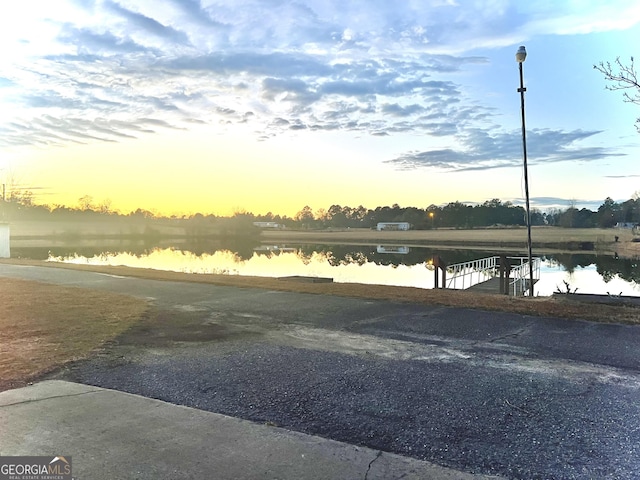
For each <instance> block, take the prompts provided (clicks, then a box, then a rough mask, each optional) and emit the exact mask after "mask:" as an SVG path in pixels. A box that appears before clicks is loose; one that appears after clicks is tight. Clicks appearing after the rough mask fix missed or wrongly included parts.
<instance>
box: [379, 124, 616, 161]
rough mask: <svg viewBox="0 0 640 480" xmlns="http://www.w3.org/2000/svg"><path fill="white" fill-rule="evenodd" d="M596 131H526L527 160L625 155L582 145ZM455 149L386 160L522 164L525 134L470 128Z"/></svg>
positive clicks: (591, 159)
mask: <svg viewBox="0 0 640 480" xmlns="http://www.w3.org/2000/svg"><path fill="white" fill-rule="evenodd" d="M598 133H600V132H597V131H582V130H575V131H572V132H564V131H558V130H532V131H530V132H528V134H527V159H528V163H529V164H530V165H535V164H542V163H550V162H564V161H582V162H589V161H594V160H600V159H603V158H607V157H612V156H623V155H624V154H621V153H617V152H616V151H615V150H613V149H610V148H605V147H587V146H581V145H580V142H581V141H582V140H585V139H587V138H589V137H591V136H593V135H597V134H598ZM455 139H456V148H445V149H437V150H426V151H420V152H409V153H405V154H403V155H400V156H399V157H396V158H393V159H390V160H387V161H386V163H389V164H392V165H395V166H396V167H398V168H401V169H407V170H410V169H415V168H423V167H433V168H440V169H445V170H450V171H469V170H490V169H497V168H508V167H520V166H521V165H522V158H523V150H522V133H521V132H520V131H512V132H492V131H491V130H481V129H470V130H468V131H466V132H465V133H462V134H460V135H457V136H456V137H455Z"/></svg>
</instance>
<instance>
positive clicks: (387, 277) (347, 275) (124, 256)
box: [49, 248, 640, 296]
mask: <svg viewBox="0 0 640 480" xmlns="http://www.w3.org/2000/svg"><path fill="white" fill-rule="evenodd" d="M49 261H61V262H66V263H78V264H89V265H124V266H128V267H135V268H151V269H157V270H170V271H176V272H184V273H196V274H226V275H247V276H258V277H286V276H292V275H303V276H311V277H330V278H333V280H334V282H338V283H365V284H380V285H397V286H407V287H418V288H433V286H434V272H433V271H432V270H428V269H427V268H426V265H425V264H424V263H422V264H417V265H412V266H406V265H399V266H390V265H376V264H375V263H374V262H366V263H364V264H362V265H359V264H357V263H350V264H340V265H331V264H330V263H329V261H328V259H327V255H326V254H324V253H318V252H315V253H313V254H311V255H309V256H301V255H299V254H298V253H297V252H296V251H282V252H280V253H278V254H270V253H267V254H265V253H254V254H253V256H252V257H251V258H250V259H248V260H241V259H239V258H238V257H237V256H236V255H235V254H234V253H233V252H230V251H217V252H215V253H212V254H209V253H204V254H202V255H196V254H194V253H192V252H188V251H182V250H177V249H172V248H166V249H160V248H158V249H155V250H153V251H151V252H150V253H149V254H146V255H141V256H136V255H133V254H130V253H124V252H122V253H103V254H100V255H96V256H93V257H90V258H87V257H83V256H72V257H50V258H49ZM540 277H541V278H540V281H539V282H538V283H537V284H536V295H543V296H546V295H551V294H552V293H554V292H556V291H557V290H560V291H562V292H564V291H566V286H565V284H564V281H566V282H568V284H569V287H570V289H571V291H574V289H576V288H577V293H594V294H607V293H610V294H612V295H620V294H622V295H632V296H640V286H639V285H637V284H634V283H630V282H627V281H625V280H622V279H620V278H618V277H617V276H616V277H614V278H613V279H612V280H611V281H609V282H608V283H606V282H605V281H604V279H603V278H602V276H601V275H600V274H598V272H597V271H596V267H595V265H591V266H589V267H578V268H575V270H574V271H573V272H572V273H568V272H566V271H565V270H564V269H563V267H562V266H558V265H556V264H554V263H551V262H543V263H542V268H541V271H540Z"/></svg>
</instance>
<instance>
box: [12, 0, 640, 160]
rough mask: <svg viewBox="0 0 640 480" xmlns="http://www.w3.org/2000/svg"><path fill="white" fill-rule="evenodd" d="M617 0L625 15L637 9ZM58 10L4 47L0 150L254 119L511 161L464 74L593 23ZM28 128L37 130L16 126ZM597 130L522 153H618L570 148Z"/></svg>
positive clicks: (393, 13)
mask: <svg viewBox="0 0 640 480" xmlns="http://www.w3.org/2000/svg"><path fill="white" fill-rule="evenodd" d="M533 3H535V2H533ZM622 3H623V7H624V9H623V10H624V11H625V12H627V13H628V14H629V16H630V17H633V18H635V17H634V15H635V13H634V12H635V10H634V7H633V5H634V4H633V3H631V2H622ZM60 5H61V7H60V8H53V7H49V8H48V9H47V11H46V13H43V14H42V18H41V19H40V25H41V26H42V28H43V31H46V32H47V35H46V36H45V35H43V36H42V38H43V39H44V40H40V36H33V37H31V36H25V35H23V34H22V33H21V34H20V35H19V36H17V37H16V41H15V43H13V44H11V45H7V46H6V49H7V51H13V49H14V47H15V48H18V47H19V48H21V49H25V50H19V51H20V52H22V51H25V52H27V53H28V55H25V56H21V55H18V54H16V55H15V56H12V57H11V58H12V60H11V63H10V65H9V66H8V67H9V68H3V75H2V77H1V78H0V89H4V88H6V89H7V90H9V89H11V94H10V95H6V97H7V98H10V100H9V101H6V102H5V103H11V106H12V107H13V108H14V111H15V112H16V113H15V115H14V116H13V117H12V118H11V119H10V120H11V122H7V123H5V124H0V127H2V128H3V132H5V136H3V138H2V139H0V144H4V145H15V144H20V145H27V144H37V145H40V144H52V143H55V144H64V142H65V139H67V140H68V141H69V142H76V141H91V140H95V141H113V140H117V139H118V138H125V137H127V136H130V135H133V136H135V135H139V134H144V133H150V132H152V131H156V130H155V128H154V127H158V126H160V128H188V127H189V126H190V125H192V124H196V123H197V124H205V123H209V124H215V125H220V124H222V125H233V124H234V123H238V124H240V123H250V124H251V126H252V127H253V128H254V130H255V131H256V132H257V134H256V135H257V138H262V139H264V138H270V137H272V136H273V135H279V134H286V132H290V131H300V130H307V131H310V132H313V131H346V132H350V131H351V132H358V133H363V134H369V135H372V136H376V137H390V136H394V135H399V134H407V133H418V134H421V135H429V136H433V137H438V138H439V139H446V138H447V137H450V141H449V142H448V144H449V145H450V146H449V147H448V148H441V149H433V150H425V151H422V152H407V153H405V154H402V155H399V156H397V157H396V158H393V159H391V160H389V163H390V164H393V165H395V166H397V167H399V168H407V169H412V168H420V167H424V166H431V167H438V168H443V169H449V170H465V169H466V170H470V169H490V168H504V167H510V166H514V165H516V164H518V163H519V162H520V157H521V153H520V148H521V147H520V143H519V138H518V135H517V134H516V133H513V132H506V133H505V132H500V131H499V128H496V125H495V122H497V121H498V120H499V118H498V117H497V112H495V111H494V110H493V108H492V107H490V106H489V105H488V104H483V103H481V102H479V101H472V100H471V98H472V95H471V94H470V87H469V83H471V84H472V82H473V80H469V79H470V78H471V75H470V73H472V72H473V73H475V72H478V71H486V69H488V68H489V67H490V64H489V60H488V58H487V57H484V56H482V55H478V54H476V51H477V50H478V49H479V48H482V47H487V46H488V47H491V48H493V47H499V46H504V45H513V44H514V36H517V35H520V32H529V31H532V26H535V25H541V24H543V23H544V22H545V21H548V20H549V19H551V18H555V17H559V18H570V19H571V20H572V22H576V24H577V23H579V22H580V21H583V22H585V24H592V23H593V22H594V21H595V19H596V17H595V16H594V14H593V13H591V12H592V11H591V10H588V9H578V8H574V7H572V6H571V5H565V4H563V5H562V6H560V7H558V6H555V5H546V4H543V5H541V4H535V5H534V4H531V2H530V4H526V5H525V4H520V3H518V4H515V3H511V2H502V1H500V2H491V6H490V7H488V6H487V5H486V4H485V3H483V2H479V3H477V4H473V5H464V6H460V5H458V4H457V3H456V2H449V1H443V0H424V1H421V2H400V3H398V2H369V1H365V0H354V1H350V2H336V1H333V0H330V1H320V0H299V1H296V2H290V1H288V0H287V1H285V0H269V1H257V0H238V1H234V2H230V1H229V2H227V1H220V0H166V1H165V2H153V1H151V0H137V1H133V0H101V1H95V2H93V1H90V0H75V1H73V2H68V1H65V0H60ZM603 8H604V7H603ZM605 10H606V9H605ZM596 11H599V12H600V13H602V12H603V11H604V10H598V9H596ZM31 13H32V12H30V11H27V10H25V16H26V17H25V18H27V17H28V18H31V17H33V16H37V15H39V12H33V15H31ZM553 28H557V27H553ZM553 28H552V27H549V28H548V29H547V31H549V32H551V31H552V30H553ZM594 28H595V27H594ZM598 28H599V27H598ZM612 28H613V27H612ZM49 40H51V41H49ZM472 50H473V51H472ZM16 51H18V50H16ZM0 66H3V67H4V64H0ZM5 71H6V72H7V73H5ZM465 82H466V84H465ZM14 93H15V95H14ZM0 98H2V97H0ZM141 118H143V119H146V120H145V121H144V122H143V123H140V119H141ZM54 119H55V120H54ZM96 119H106V121H108V122H111V123H107V124H105V123H104V122H102V121H100V122H98V121H97V120H96ZM29 124H31V125H35V126H36V127H34V129H33V130H29V129H28V128H23V127H22V126H24V125H29ZM140 125H142V128H139V127H140ZM596 133H597V132H595V131H594V132H582V131H579V130H576V131H569V132H565V131H551V130H549V131H533V132H531V133H530V137H531V138H530V140H529V142H528V143H529V146H530V149H531V152H530V156H531V159H532V162H533V163H536V162H547V161H559V160H594V159H599V158H604V157H606V156H610V155H611V154H615V152H611V151H609V150H607V149H605V148H596V147H591V148H587V147H583V146H581V145H580V142H581V141H582V140H584V139H586V138H588V137H590V136H592V135H595V134H596Z"/></svg>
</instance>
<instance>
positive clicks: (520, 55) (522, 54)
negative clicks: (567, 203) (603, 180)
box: [516, 45, 533, 297]
mask: <svg viewBox="0 0 640 480" xmlns="http://www.w3.org/2000/svg"><path fill="white" fill-rule="evenodd" d="M526 58H527V50H526V49H525V48H524V45H522V46H520V48H518V51H517V52H516V62H518V66H519V67H520V88H519V89H518V92H520V105H521V109H522V154H523V158H524V195H525V202H526V207H527V250H528V252H529V296H530V297H533V262H532V259H531V212H530V210H529V173H528V171H527V170H528V169H527V135H526V129H525V126H524V92H526V91H527V89H526V88H524V80H523V77H522V64H523V63H524V61H525V59H526Z"/></svg>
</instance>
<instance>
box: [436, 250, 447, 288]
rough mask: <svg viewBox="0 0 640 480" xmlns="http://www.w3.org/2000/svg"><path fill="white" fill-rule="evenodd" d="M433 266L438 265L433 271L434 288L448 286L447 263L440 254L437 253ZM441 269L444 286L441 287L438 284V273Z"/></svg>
mask: <svg viewBox="0 0 640 480" xmlns="http://www.w3.org/2000/svg"><path fill="white" fill-rule="evenodd" d="M433 266H434V267H436V268H435V270H434V271H433V274H434V279H433V280H434V281H433V288H447V264H446V263H445V262H444V261H443V260H442V258H440V256H439V255H436V256H435V257H433ZM440 270H442V287H440V286H439V284H438V280H439V277H438V273H439V271H440Z"/></svg>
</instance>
